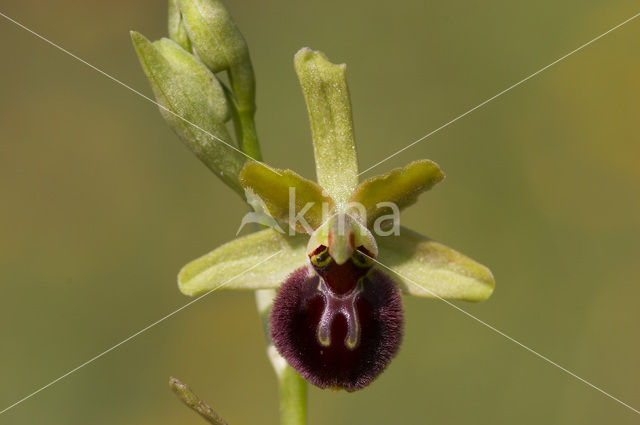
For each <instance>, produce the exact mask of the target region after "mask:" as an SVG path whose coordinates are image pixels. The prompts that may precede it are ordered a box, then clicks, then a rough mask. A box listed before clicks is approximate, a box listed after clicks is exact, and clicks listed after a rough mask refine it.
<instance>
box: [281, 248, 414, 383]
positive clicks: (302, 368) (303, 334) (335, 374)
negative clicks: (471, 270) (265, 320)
mask: <svg viewBox="0 0 640 425" xmlns="http://www.w3.org/2000/svg"><path fill="white" fill-rule="evenodd" d="M320 260H322V258H321V259H320ZM314 266H315V267H312V266H311V265H307V266H304V267H301V268H300V269H298V270H296V271H295V272H293V273H292V274H291V275H290V276H289V278H288V279H287V281H286V282H285V283H284V284H283V285H282V288H281V289H280V292H279V294H278V297H277V298H276V300H275V302H274V305H273V310H272V312H271V338H272V339H273V343H274V345H275V346H276V348H277V349H278V351H279V352H280V354H281V355H282V356H283V357H284V358H285V359H286V360H287V361H288V362H289V364H290V365H291V366H292V367H293V368H294V369H295V370H296V371H297V372H298V373H300V375H302V376H303V377H304V378H305V379H306V380H307V381H309V382H311V383H312V384H314V385H316V386H318V387H320V388H333V389H341V388H342V389H345V390H347V391H355V390H359V389H361V388H363V387H365V386H367V385H369V384H370V383H371V382H372V381H373V380H374V379H375V378H376V377H377V376H378V375H379V374H380V373H381V372H382V371H383V370H384V369H385V367H386V366H387V365H388V364H389V362H390V361H391V359H392V358H393V357H394V356H395V354H396V353H397V351H398V348H399V346H400V342H401V340H402V326H403V314H402V301H401V297H400V291H399V290H398V288H397V286H396V285H395V284H394V283H393V282H392V281H391V279H390V278H389V277H388V276H386V275H385V274H384V273H382V272H380V271H378V270H371V269H370V265H369V266H363V265H361V264H358V263H357V262H356V261H355V260H354V261H353V262H352V260H348V261H347V262H346V263H345V264H343V265H340V266H338V265H337V264H335V263H331V264H328V265H327V266H325V267H317V265H316V264H315V263H314ZM357 267H360V268H362V269H363V271H362V272H359V273H358V272H356V271H355V270H356V268H357ZM332 269H333V270H332ZM321 276H322V277H321ZM341 276H342V279H341V278H340V277H341Z"/></svg>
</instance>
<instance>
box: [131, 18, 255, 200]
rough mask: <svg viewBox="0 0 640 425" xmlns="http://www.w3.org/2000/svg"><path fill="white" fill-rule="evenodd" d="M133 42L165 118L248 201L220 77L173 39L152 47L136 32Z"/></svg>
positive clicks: (242, 161) (215, 171)
mask: <svg viewBox="0 0 640 425" xmlns="http://www.w3.org/2000/svg"><path fill="white" fill-rule="evenodd" d="M131 39H132V41H133V45H134V47H135V49H136V52H137V54H138V58H139V59H140V64H141V65H142V68H143V70H144V72H145V74H146V75H147V78H148V79H149V82H150V83H151V87H152V88H153V92H154V94H155V97H156V100H157V101H158V103H159V104H160V105H161V108H160V112H161V113H162V116H163V117H164V119H165V120H166V121H167V122H168V123H169V125H170V126H171V128H172V129H173V130H174V131H175V132H176V134H178V136H179V137H180V139H181V140H182V141H183V142H184V143H185V144H186V145H187V146H188V147H189V148H190V149H191V150H192V151H193V152H194V153H195V154H196V156H197V157H198V158H199V159H200V160H201V161H202V162H204V163H205V165H206V166H207V167H209V168H210V169H211V170H212V171H213V172H214V173H215V174H216V175H217V176H218V177H220V178H221V179H222V181H224V182H225V183H226V184H227V185H228V186H229V187H231V188H232V189H233V190H235V191H236V192H237V193H238V194H240V195H241V196H242V197H244V190H243V189H242V186H240V182H239V181H238V175H239V174H240V170H241V169H242V166H243V165H244V162H245V156H244V155H242V153H241V152H239V151H237V150H234V149H233V148H232V147H230V144H229V141H230V140H231V136H230V135H229V132H228V130H227V128H226V126H225V123H224V121H225V120H227V119H228V116H229V108H228V104H227V100H226V97H225V95H224V91H223V89H222V87H221V85H220V83H219V82H218V80H217V79H216V77H215V76H214V75H213V74H212V73H211V71H209V70H208V69H207V68H206V67H205V66H204V65H203V64H202V63H201V62H200V61H198V60H197V59H196V58H195V57H193V55H191V54H189V53H188V52H186V51H185V50H184V49H182V48H181V47H180V46H178V45H177V44H176V43H175V42H173V41H171V40H169V39H163V40H161V41H158V42H156V43H155V44H152V43H151V42H150V41H149V40H147V39H146V38H145V37H144V36H143V35H142V34H139V33H137V32H133V31H132V32H131ZM164 108H166V109H164ZM167 109H168V110H167ZM169 111H171V112H169ZM196 126H197V127H196ZM207 133H209V134H207ZM223 142H224V143H223ZM225 143H226V145H225Z"/></svg>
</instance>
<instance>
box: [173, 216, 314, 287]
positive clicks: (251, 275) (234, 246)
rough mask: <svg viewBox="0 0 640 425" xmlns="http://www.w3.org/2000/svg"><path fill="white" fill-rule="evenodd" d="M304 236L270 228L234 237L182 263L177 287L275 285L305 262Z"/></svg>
mask: <svg viewBox="0 0 640 425" xmlns="http://www.w3.org/2000/svg"><path fill="white" fill-rule="evenodd" d="M307 239H308V237H307V236H306V235H296V236H288V235H284V234H281V233H278V232H276V231H275V230H273V229H265V230H261V231H259V232H256V233H252V234H250V235H247V236H244V237H241V238H238V239H235V240H233V241H231V242H228V243H226V244H224V245H222V246H220V247H218V248H216V249H214V250H213V251H211V252H210V253H208V254H205V255H204V256H202V257H200V258H198V259H196V260H194V261H192V262H190V263H189V264H187V265H186V266H184V267H183V268H182V270H180V273H179V274H178V287H179V288H180V291H182V293H183V294H185V295H198V294H202V293H204V292H207V291H210V290H212V289H214V288H218V289H220V290H223V289H273V288H279V287H280V285H281V284H282V283H283V282H284V280H285V279H286V278H287V276H288V275H289V274H290V273H291V272H292V271H294V270H295V269H297V268H298V267H301V266H303V265H304V264H306V262H307V261H308V259H307V255H306V248H307ZM265 260H266V261H265ZM258 263H260V264H259V265H258V266H256V264H258Z"/></svg>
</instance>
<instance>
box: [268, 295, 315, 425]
mask: <svg viewBox="0 0 640 425" xmlns="http://www.w3.org/2000/svg"><path fill="white" fill-rule="evenodd" d="M275 297H276V291H275V290H272V289H265V290H261V291H256V304H257V306H258V312H259V313H260V319H261V320H262V329H263V331H264V335H265V339H266V340H267V355H268V357H269V360H271V365H272V366H273V370H274V371H275V372H276V376H277V377H278V385H279V387H280V424H281V425H305V424H306V423H307V382H306V381H305V380H304V379H302V378H301V377H300V375H298V374H297V373H296V371H295V370H293V369H292V368H291V366H289V365H288V364H287V361H286V360H285V359H284V358H282V356H281V355H280V354H278V351H277V350H276V348H275V347H274V346H273V342H272V341H271V337H270V336H269V314H270V312H271V306H272V305H273V300H274V298H275Z"/></svg>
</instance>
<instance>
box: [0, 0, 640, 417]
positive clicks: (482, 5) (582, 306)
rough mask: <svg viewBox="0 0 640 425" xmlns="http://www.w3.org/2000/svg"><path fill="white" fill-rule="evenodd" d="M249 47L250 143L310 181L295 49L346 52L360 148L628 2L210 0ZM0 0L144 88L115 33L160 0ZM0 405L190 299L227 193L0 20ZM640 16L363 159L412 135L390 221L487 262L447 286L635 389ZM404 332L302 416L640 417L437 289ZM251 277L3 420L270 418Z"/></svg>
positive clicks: (393, 137)
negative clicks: (253, 127)
mask: <svg viewBox="0 0 640 425" xmlns="http://www.w3.org/2000/svg"><path fill="white" fill-rule="evenodd" d="M227 6H228V8H229V9H230V11H231V13H232V14H233V16H234V17H235V19H236V21H237V23H238V24H239V26H240V28H241V29H242V31H243V33H244V35H245V37H246V39H247V41H248V43H249V46H250V49H251V53H252V58H253V61H254V66H255V70H256V74H257V79H258V107H259V113H258V118H257V119H258V131H259V134H260V137H261V141H262V146H263V151H264V153H265V157H266V160H267V161H268V162H270V163H272V164H274V165H275V166H279V167H289V168H293V169H294V170H295V171H297V172H299V173H300V174H302V175H304V176H306V177H310V178H313V177H314V168H313V159H312V150H311V142H310V131H309V128H308V123H307V117H306V111H305V107H304V102H303V98H302V95H301V93H300V90H299V88H298V85H297V80H296V77H295V74H294V71H293V67H292V57H293V54H294V53H295V52H296V51H297V49H298V48H300V47H302V46H310V47H312V48H315V49H321V50H323V51H325V52H326V53H327V55H328V56H329V57H330V58H331V59H332V60H333V61H336V62H337V61H343V62H347V63H348V65H349V68H348V77H349V81H350V87H351V95H352V102H353V108H354V114H355V117H354V119H355V127H356V133H357V142H358V145H359V158H360V164H361V167H362V169H364V168H366V167H369V166H370V165H373V164H374V163H376V162H377V161H379V160H381V159H382V158H384V157H385V156H387V155H388V154H391V153H392V152H395V151H396V150H398V149H400V148H402V147H404V146H405V145H407V144H408V143H410V142H412V141H413V140H415V139H417V138H419V137H421V136H423V135H424V134H426V133H428V132H430V131H431V130H433V129H435V128H437V127H439V126H440V125H442V124H444V123H445V122H447V121H449V120H451V119H452V118H454V117H456V116H458V115H459V114H461V113H463V112H465V111H466V110H467V109H469V108H471V107H473V106H475V105H476V104H478V103H480V102H482V101H483V100H485V99H486V98H488V97H490V96H493V95H494V94H496V93H498V92H499V91H501V90H503V89H504V88H506V87H508V86H509V85H511V84H513V83H515V82H517V81H519V80H520V79H522V78H524V77H525V76H527V75H529V74H531V73H532V72H534V71H536V70H538V69H539V68H541V67H542V66H544V65H547V64H548V63H550V62H552V61H554V60H556V59H557V58H559V57H560V56H562V55H564V54H565V53H567V52H569V51H571V50H573V49H574V48H576V47H578V46H579V45H581V44H583V43H585V42H587V41H589V40H591V39H592V38H594V37H595V36H596V35H598V34H601V33H603V32H605V31H606V30H608V29H610V28H611V27H613V26H615V25H617V24H618V23H620V22H622V21H623V20H625V19H627V18H629V17H630V16H632V15H633V14H635V13H637V12H639V10H638V3H637V1H635V0H608V1H602V0H600V1H591V0H565V1H562V2H557V1H552V0H541V1H537V2H513V1H507V0H487V1H484V2H475V1H449V2H444V1H441V2H422V1H413V0H403V1H398V2H385V3H379V4H377V3H375V2H369V1H351V2H345V1H343V0H327V1H323V2H313V3H310V2H296V1H257V0H253V1H232V0H229V1H227ZM0 11H2V12H3V13H5V14H7V15H9V16H11V17H12V18H15V19H17V20H18V21H20V22H22V23H24V24H25V25H27V26H29V27H31V28H33V29H35V30H36V31H38V32H40V33H41V34H43V35H44V36H46V37H48V38H50V39H51V40H52V41H54V42H56V43H59V44H60V45H61V46H63V47H65V48H66V49H69V50H70V51H72V52H73V53H75V54H77V55H79V56H80V57H82V58H84V59H86V60H87V61H89V62H90V63H92V64H94V65H96V66H98V67H99V68H101V69H103V70H105V71H106V72H108V73H111V74H113V75H114V76H115V77H117V78H119V79H121V80H122V81H124V82H126V83H127V84H130V85H131V86H133V87H135V88H136V89H139V90H141V91H143V92H144V93H146V94H150V89H149V86H148V84H147V82H146V81H145V79H144V76H143V73H142V71H141V69H140V67H139V65H138V62H137V59H136V57H135V54H134V51H133V48H132V47H131V43H130V40H129V34H128V31H129V30H131V29H136V30H138V31H140V32H142V33H143V34H145V35H146V36H148V37H150V38H152V39H156V38H159V37H161V36H164V35H165V34H166V25H165V20H166V4H165V2H164V1H150V0H138V1H135V2H131V1H120V0H114V1H109V2H105V1H97V0H89V1H84V2H77V1H70V0H60V1H55V2H36V1H30V0H26V1H23V2H9V1H4V2H3V3H2V6H1V8H0ZM0 49H1V50H2V52H3V53H2V66H1V67H0V93H2V94H1V96H0V108H1V109H0V110H1V114H0V125H1V128H2V141H1V144H0V199H1V201H0V205H1V207H0V226H1V233H0V278H1V279H2V282H1V285H2V287H1V295H0V335H1V336H2V342H1V343H0V377H1V379H2V385H1V386H0V410H1V409H2V408H4V407H6V406H8V405H9V404H11V403H13V402H14V401H16V400H17V399H19V398H21V397H23V396H25V395H27V394H29V393H31V392H32V391H34V390H36V389H37V388H39V387H41V386H42V385H44V384H46V383H47V382H49V381H51V380H52V379H54V378H56V377H58V376H60V375H62V374H63V373H65V372H67V371H68V370H70V369H72V368H74V367H76V366H78V365H79V364H81V363H82V362H84V361H86V360H87V359H89V358H91V357H92V356H94V355H96V354H98V353H100V352H102V351H103V350H105V349H106V348H108V347H110V346H112V345H114V344H116V343H118V342H119V341H121V340H122V339H124V338H125V337H127V336H129V335H131V334H133V333H134V332H136V331H138V330H139V329H141V328H143V327H145V326H147V325H148V324H150V323H152V322H153V321H155V320H157V319H159V318H160V317H162V316H164V315H166V314H168V313H169V312H171V311H173V310H174V309H176V308H178V307H180V306H181V305H183V304H184V303H186V302H187V301H188V300H189V299H188V298H186V297H184V296H182V295H181V294H180V293H179V292H178V290H177V287H176V283H175V275H176V273H177V271H178V269H179V268H180V266H182V265H183V264H184V263H185V262H187V261H188V260H191V259H193V258H194V257H196V256H198V255H200V254H202V253H204V252H206V251H208V250H210V249H212V248H213V247H215V246H217V245H219V244H221V243H223V242H225V241H227V240H230V239H232V238H233V237H234V234H235V230H236V229H237V226H238V225H239V222H240V217H241V216H242V214H244V212H245V209H244V206H243V204H242V203H241V202H240V201H239V199H237V197H236V195H235V194H233V193H232V192H231V191H230V190H228V189H227V188H226V187H225V186H223V184H222V183H221V182H220V181H218V180H217V179H216V178H215V177H214V176H213V175H212V174H211V173H210V172H209V171H208V170H207V169H206V168H205V167H204V166H203V165H202V164H201V163H200V162H199V161H198V160H197V159H196V158H195V156H194V155H192V154H191V153H190V152H189V151H188V150H187V149H186V148H185V147H183V145H182V144H181V143H180V142H179V141H178V140H177V138H176V137H175V136H174V135H173V134H172V133H171V131H170V130H169V129H168V127H167V126H166V125H165V123H164V122H163V121H162V119H161V117H160V114H159V113H158V111H157V108H156V107H155V106H153V105H152V104H150V103H148V102H147V101H145V100H143V99H141V98H140V97H138V96H136V95H134V94H133V93H131V92H129V91H128V90H126V89H124V88H123V87H120V86H118V85H117V84H115V83H114V82H113V81H110V80H109V79H107V78H105V77H104V76H102V75H100V74H98V73H97V72H95V71H93V70H91V69H90V68H88V67H86V66H85V65H83V64H81V63H79V62H78V61H76V60H74V59H72V58H70V57H69V56H66V55H64V54H63V53H61V52H60V51H58V50H56V49H54V48H53V47H51V46H50V45H47V44H46V43H44V42H43V41H42V40H39V39H37V38H36V37H34V36H33V35H31V34H29V33H27V32H26V31H24V30H22V29H20V28H18V27H17V26H15V25H14V24H12V23H9V22H8V21H6V20H4V19H2V18H0ZM639 69H640V19H638V20H636V21H633V22H631V23H629V24H627V25H626V26H624V27H622V28H620V29H619V30H617V31H615V32H613V33H612V34H610V35H608V36H606V37H605V38H603V39H602V40H600V41H598V42H597V43H595V44H594V45H592V46H589V47H588V48H586V49H584V50H583V51H581V52H579V53H577V54H576V55H574V56H571V57H570V58H568V59H566V60H565V61H563V62H561V63H559V64H558V65H556V66H554V67H553V68H551V69H549V70H547V71H545V72H544V73H542V74H541V75H539V76H537V77H535V78H533V79H531V80H530V81H528V82H526V83H525V84H523V85H522V86H521V87H518V88H516V89H514V90H513V91H511V92H509V93H508V94H506V95H504V96H502V97H500V98H499V99H497V100H495V101H494V102H492V103H490V104H488V105H487V106H485V107H483V108H482V109H480V110H478V111H476V112H474V113H473V114H471V115H469V116H467V117H465V118H463V119H461V120H460V121H458V122H456V123H455V124H453V125H452V126H451V127H448V128H446V129H445V130H443V131H441V132H440V133H438V134H436V135H434V136H432V137H430V138H429V139H427V140H425V141H423V142H421V143H419V144H418V145H416V146H415V147H413V148H411V149H409V150H407V151H405V152H403V153H402V154H400V155H398V156H397V157H395V158H394V159H392V160H390V161H388V162H386V163H385V164H384V165H382V166H380V167H378V168H377V169H375V170H373V171H372V172H370V173H368V176H370V175H373V174H374V173H375V174H377V173H381V172H384V171H387V170H389V169H391V168H393V167H396V166H400V165H404V164H405V163H408V162H409V161H411V160H414V159H418V158H430V159H433V160H435V161H436V162H438V163H439V164H440V165H441V166H442V168H443V169H444V171H445V172H446V173H447V179H446V181H445V182H444V183H443V184H441V185H439V186H438V187H436V188H435V189H434V190H433V191H431V192H430V193H428V194H426V195H425V196H423V197H422V198H421V200H420V201H419V203H418V205H417V206H416V207H414V208H412V209H410V210H408V211H407V213H406V214H404V215H403V224H405V225H408V226H410V227H412V228H414V229H416V230H418V231H420V232H422V233H425V234H428V235H430V236H432V237H434V238H436V239H438V240H440V241H442V242H444V243H446V244H448V245H450V246H452V247H455V248H456V249H458V250H460V251H462V252H464V253H466V254H468V255H469V256H471V257H473V258H475V259H477V260H478V261H480V262H482V263H484V264H486V265H488V266H489V267H490V268H491V269H492V270H493V272H494V274H495V276H496V280H497V288H496V292H495V294H494V295H493V297H492V298H490V299H489V300H488V301H487V302H484V303H481V304H477V305H471V304H461V306H462V307H463V308H465V309H467V310H468V311H470V312H471V313H473V314H475V315H477V316H478V317H480V318H481V319H483V320H485V321H487V322H489V323H490V324H492V325H494V326H496V327H497V328H498V329H500V330H502V331H504V332H506V333H507V334H509V335H511V336H513V337H515V338H516V339H518V340H520V341H521V342H523V343H524V344H527V345H529V346H531V347H532V348H534V349H535V350H537V351H539V352H540V353H542V354H544V355H546V356H548V357H550V358H551V359H553V360H554V361H556V362H558V363H559V364H561V365H563V366H565V367H567V368H569V369H571V370H572V371H574V372H575V373H577V374H578V375H580V376H582V377H584V378H586V379H588V380H590V381H592V382H593V383H594V384H596V385H598V386H601V387H602V388H603V389H605V390H606V391H608V392H610V393H612V394H613V395H615V396H618V397H620V398H621V399H622V400H624V401H626V402H628V403H629V404H631V405H632V406H634V407H636V408H638V407H639V406H640V391H639V386H638V378H639V377H640V373H639V372H640V370H639V366H638V358H640V342H639V340H638V323H639V322H640V311H639V309H638V303H637V299H638V297H639V296H640V285H639V283H640V279H639V276H640V265H639V264H640V262H639V261H638V252H639V250H638V241H639V240H640V197H639V194H640V167H639V166H638V160H639V159H640V143H639V141H640V137H639V136H638V119H639V112H640V111H639V109H640V101H639V100H638V99H639V98H640V96H639V95H640V78H638V75H639V73H638V70H639ZM405 309H406V333H405V340H404V344H403V346H402V349H401V352H400V354H399V355H398V357H397V358H396V360H395V361H394V362H392V364H391V366H390V367H389V369H388V370H387V372H385V373H384V374H383V375H382V376H381V377H380V379H379V380H378V381H377V382H375V383H374V384H373V385H371V386H370V387H368V388H366V389H365V390H363V391H360V392H358V393H354V394H346V393H344V392H340V393H332V392H330V391H321V390H318V389H315V388H314V389H311V390H310V396H309V412H310V421H309V422H310V424H328V423H331V424H336V425H337V424H354V423H355V424H365V423H366V424H372V425H373V424H390V423H402V424H407V425H408V424H467V423H473V424H504V423H517V424H540V423H547V424H602V423H615V424H631V423H637V421H638V416H637V415H636V414H635V413H633V412H632V411H631V410H629V409H627V408H625V407H623V406H621V405H620V404H618V403H616V402H614V401H613V400H611V399H609V398H607V397H605V396H604V395H602V394H601V393H599V392H597V391H595V390H593V389H592V388H589V387H588V386H586V385H585V384H583V383H581V382H579V381H578V380H576V379H574V378H572V377H570V376H568V375H567V374H565V373H563V372H562V371H560V370H559V369H557V368H554V367H552V366H551V365H549V364H548V363H545V362H544V361H542V360H541V359H539V358H537V357H535V356H533V355H532V354H531V353H528V352H527V351H525V350H523V349H522V348H521V347H518V346H517V345H515V344H513V343H512V342H510V341H508V340H507V339H505V338H503V337H502V336H500V335H498V334H496V333H494V332H492V331H491V330H489V329H487V328H485V327H483V326H481V325H480V324H478V323H476V322H474V321H473V320H470V319H469V318H468V317H466V316H464V315H463V314H461V313H460V312H457V311H455V310H454V309H452V308H451V307H449V306H447V305H445V304H444V303H442V302H439V301H436V300H424V299H415V298H412V299H406V300H405ZM263 350H264V344H263V338H262V334H261V329H260V325H259V319H258V317H257V313H256V311H255V307H254V302H253V296H252V294H251V293H248V292H247V293H237V292H236V293H231V292H220V293H216V294H213V295H211V296H209V297H207V298H205V299H204V300H202V301H200V302H198V303H196V304H194V305H193V306H191V307H189V308H188V309H186V310H184V311H182V312H180V313H178V314H177V315H175V316H174V317H172V318H171V319H170V320H167V321H166V322H163V323H162V324H160V325H158V326H157V327H155V328H153V329H151V330H149V331H148V332H146V333H144V334H142V335H140V336H139V337H137V338H135V339H134V340H133V341H131V342H129V343H127V344H126V345H123V346H121V347H119V348H118V349H117V350H114V351H113V352H111V353H109V354H108V355H106V356H105V357H103V358H101V359H99V360H98V361H96V362H94V363H92V364H91V365H89V366H87V367H85V368H83V369H81V370H80V371H78V372H77V373H75V374H73V375H71V376H69V377H68V378H66V379H64V380H63V381H61V382H59V383H57V384H56V385H55V386H52V387H51V388H49V389H47V390H46V391H43V392H42V393H40V394H38V395H36V396H35V397H33V398H32V399H30V400H28V401H26V402H24V403H23V404H21V405H19V406H17V407H15V408H14V409H12V410H10V411H8V412H7V413H5V414H4V415H2V416H0V423H2V424H29V425H38V424H98V425H101V424H132V425H143V424H153V425H160V424H167V425H168V424H178V423H179V424H202V423H203V421H202V420H201V419H200V418H198V417H197V416H195V415H194V414H193V413H192V412H190V411H189V410H188V409H186V408H185V407H184V406H182V405H181V404H180V403H179V402H178V401H177V399H175V397H174V395H173V394H172V393H171V392H170V390H169V389H168V386H167V380H168V377H169V376H170V375H174V376H176V377H179V378H180V379H182V380H184V381H185V382H187V383H189V384H190V385H191V386H192V387H193V388H194V389H195V390H196V392H197V393H198V394H199V395H201V396H202V397H203V398H204V399H205V400H206V401H208V402H210V403H211V404H212V405H213V406H214V407H215V408H216V409H217V410H218V411H219V413H220V414H222V415H223V416H224V417H225V418H226V419H227V420H228V422H229V423H230V424H232V425H239V424H276V423H277V422H278V412H277V394H276V382H275V379H274V377H273V375H272V371H271V369H270V365H269V363H268V361H267V359H266V357H265V355H264V352H263Z"/></svg>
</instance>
